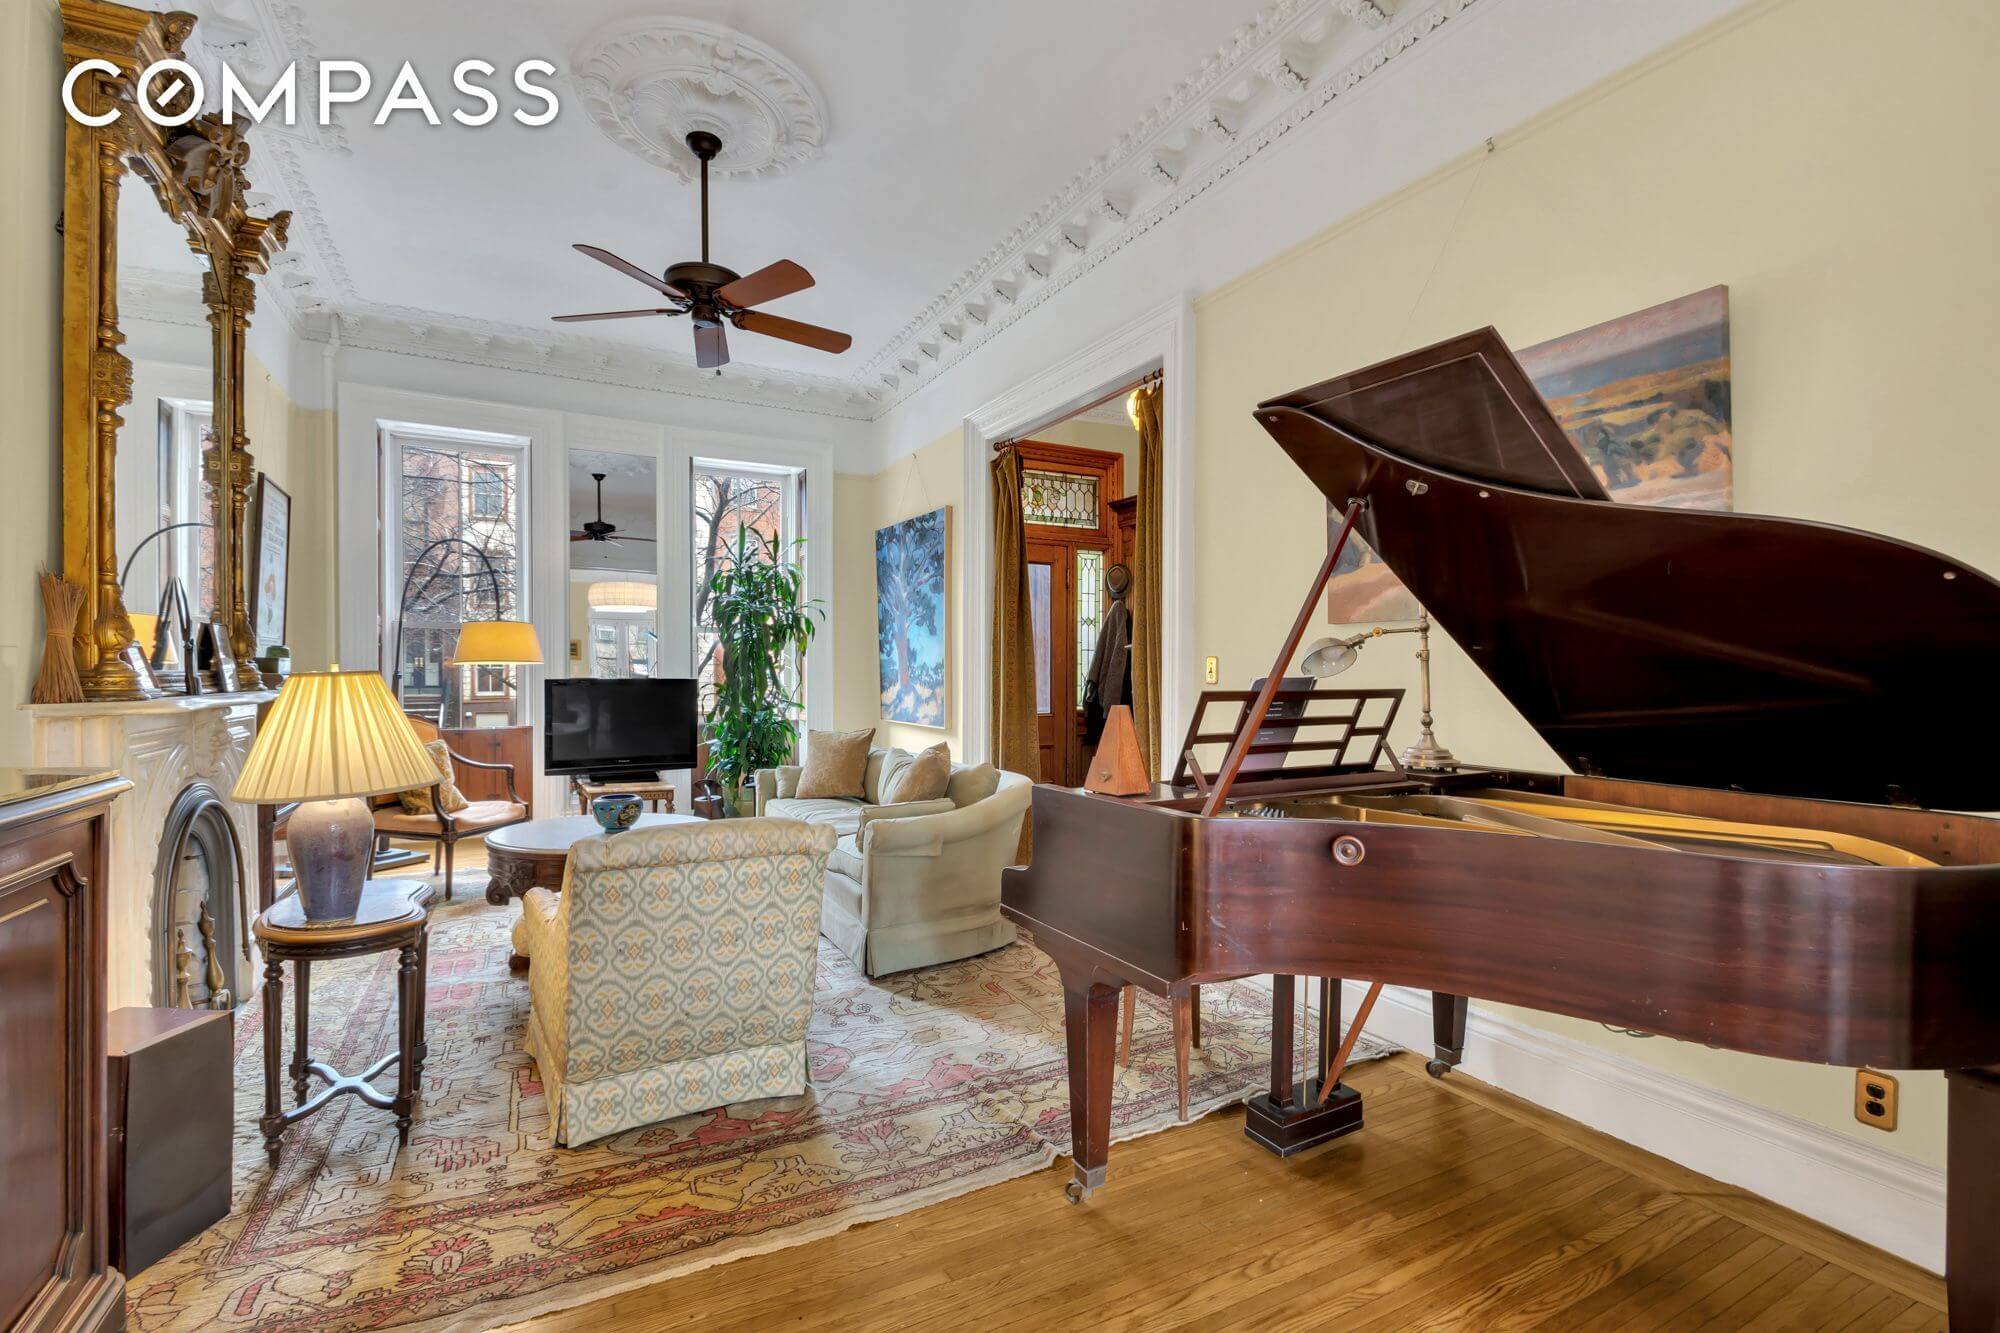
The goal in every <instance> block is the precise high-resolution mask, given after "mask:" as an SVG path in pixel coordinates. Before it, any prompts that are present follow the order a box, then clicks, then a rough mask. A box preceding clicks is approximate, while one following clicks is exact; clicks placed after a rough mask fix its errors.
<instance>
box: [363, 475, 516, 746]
mask: <svg viewBox="0 0 2000 1333" xmlns="http://www.w3.org/2000/svg"><path fill="white" fill-rule="evenodd" d="M391 444H392V449H391V459H392V466H393V467H394V468H395V472H396V475H395V491H394V493H395V496H396V504H397V507H398V512H397V513H396V514H395V515H393V516H392V518H393V522H394V524H395V526H394V532H395V534H396V538H395V540H396V562H395V568H394V571H393V575H394V582H393V586H392V589H391V595H392V596H396V597H398V598H399V599H400V604H399V605H398V606H397V607H393V608H391V611H392V613H394V614H395V615H397V616H398V617H399V618H400V620H401V623H402V631H403V651H402V658H401V660H400V661H399V662H398V663H397V664H396V665H397V670H398V674H399V677H400V683H401V693H402V701H403V706H404V708H405V709H406V710H408V711H409V712H412V713H415V714H417V715H418V716H420V717H427V718H432V719H434V720H436V721H437V723H438V725H440V726H445V727H471V726H511V725H514V724H517V723H519V722H521V721H522V720H523V718H524V714H523V711H522V706H521V698H520V689H519V686H520V680H519V668H517V667H511V666H488V667H479V668H460V667H454V666H453V665H452V664H451V661H452V653H453V651H454V650H455V648H456V647H457V644H458V627H459V626H460V625H461V624H463V623H464V622H465V621H468V620H495V619H499V620H517V619H520V618H521V615H522V607H521V542H520V520H521V500H520V482H521V469H522V464H523V455H522V452H521V451H520V450H519V449H517V448H509V447H507V446H505V445H490V444H485V443H474V442H469V441H460V440H457V439H453V438H444V437H439V438H433V437H429V436H394V437H391Z"/></svg>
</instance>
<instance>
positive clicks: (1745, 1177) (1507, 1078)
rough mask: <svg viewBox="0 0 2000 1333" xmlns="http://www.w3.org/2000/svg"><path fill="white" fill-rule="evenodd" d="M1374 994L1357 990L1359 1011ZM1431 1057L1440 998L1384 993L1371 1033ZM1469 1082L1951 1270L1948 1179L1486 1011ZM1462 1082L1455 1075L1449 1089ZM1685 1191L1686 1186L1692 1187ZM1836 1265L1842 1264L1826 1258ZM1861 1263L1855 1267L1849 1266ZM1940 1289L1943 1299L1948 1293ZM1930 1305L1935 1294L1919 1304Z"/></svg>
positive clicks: (1475, 1034)
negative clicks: (1947, 1260)
mask: <svg viewBox="0 0 2000 1333" xmlns="http://www.w3.org/2000/svg"><path fill="white" fill-rule="evenodd" d="M1363 989H1365V988H1364V987H1363V986H1362V985H1361V984H1359V983H1356V982H1349V983H1348V993H1347V995H1346V997H1345V1003H1346V1006H1347V1008H1348V1010H1349V1012H1352V1009H1353V1006H1354V1005H1355V1004H1356V1003H1357V1002H1358V1000H1359V997H1360V995H1361V993H1362V991H1363ZM1369 1026H1370V1028H1371V1030H1373V1031H1374V1032H1375V1033H1376V1034H1377V1035H1379V1036H1382V1037H1386V1038H1388V1039H1389V1040H1391V1041H1394V1042H1396V1043H1397V1044H1398V1045H1402V1046H1407V1047H1409V1048H1410V1049H1411V1050H1414V1051H1417V1052H1419V1053H1422V1054H1424V1055H1428V1054H1429V1053H1430V1049H1431V1011H1430V995H1429V993H1428V992H1425V991H1416V990H1410V989H1408V988H1406V987H1397V986H1391V987H1385V988H1384V989H1383V991H1382V997H1381V1000H1380V1002H1379V1003H1378V1005H1377V1006H1376V1009H1375V1014H1374V1017H1373V1019H1372V1020H1371V1021H1370V1024H1369ZM1465 1046H1466V1049H1465V1060H1464V1063H1463V1064H1461V1065H1460V1066H1459V1071H1460V1072H1462V1073H1464V1074H1468V1075H1470V1076H1471V1077H1472V1078H1474V1079H1478V1080H1480V1081H1482V1082H1484V1083H1487V1084H1491V1085H1492V1086H1493V1087H1495V1088H1499V1089H1502V1090H1504V1091H1505V1092H1508V1093H1512V1094H1514V1096H1516V1097H1519V1098H1522V1099H1524V1100H1525V1101H1526V1102H1528V1103H1530V1104H1532V1105H1533V1106H1535V1107H1539V1108H1544V1109H1546V1110H1547V1111H1550V1112H1554V1113H1555V1115H1556V1116H1560V1117H1564V1118H1567V1119H1569V1120H1573V1121H1576V1122H1578V1123H1580V1124H1582V1125H1586V1126H1589V1127H1590V1128H1591V1129H1594V1130H1598V1131H1600V1132H1601V1133H1603V1134H1605V1135H1608V1136H1610V1137H1611V1138H1613V1139H1617V1140H1619V1141H1621V1142H1624V1143H1628V1144H1631V1145H1633V1146H1634V1147H1637V1148H1642V1149H1644V1150H1645V1151H1647V1152H1649V1153H1654V1154H1657V1155H1658V1156H1660V1157H1664V1158H1667V1159H1668V1160H1669V1161H1672V1162H1675V1163H1678V1164H1679V1165H1681V1166H1683V1167H1686V1168H1688V1169H1690V1170H1692V1171H1696V1172H1699V1173H1701V1174H1702V1175H1704V1176H1708V1177H1712V1178H1713V1179H1715V1180H1719V1181H1722V1182H1724V1183H1726V1184H1730V1185H1735V1186H1738V1187H1740V1188H1741V1189H1744V1190H1747V1191H1749V1192H1750V1193H1751V1194H1753V1195H1756V1196H1759V1197H1760V1198H1762V1199H1767V1200H1769V1201H1771V1202H1772V1203H1775V1204H1778V1205H1781V1206H1782V1207H1784V1208H1788V1209H1791V1210H1792V1211H1794V1212H1797V1213H1802V1214H1804V1215H1805V1216H1806V1217H1809V1218H1812V1219H1814V1220H1815V1221H1818V1222H1821V1223H1824V1224H1825V1225H1826V1226H1829V1227H1832V1228H1834V1229H1835V1230H1836V1231H1840V1232H1843V1233H1845V1234H1846V1235H1849V1236H1852V1237H1854V1238H1855V1239H1857V1240H1859V1241H1862V1242H1864V1243H1865V1244H1867V1245H1871V1246H1874V1247H1876V1248H1878V1249H1882V1250H1886V1251H1888V1252H1889V1253H1890V1254H1893V1255H1896V1256H1898V1257H1900V1258H1903V1259H1906V1260H1908V1261H1910V1262H1911V1263H1913V1264H1916V1265H1918V1266H1920V1267H1922V1268H1925V1269H1927V1270H1929V1271H1930V1272H1932V1273H1941V1272H1943V1271H1944V1217H1945V1214H1944V1193H1945V1182H1944V1172H1942V1171H1940V1170H1938V1169H1936V1168H1934V1167H1930V1166H1926V1165H1924V1164H1922V1163H1920V1162H1915V1161H1912V1160H1910V1159H1909V1158H1906V1157H1901V1156H1898V1155H1896V1154H1894V1153H1889V1152H1884V1151H1882V1150H1881V1149H1875V1148H1870V1147H1869V1146H1868V1145H1867V1144H1865V1143H1861V1142H1858V1141H1856V1140H1855V1139H1853V1138H1850V1137H1849V1136H1847V1135H1844V1134H1838V1133H1835V1132H1834V1131H1832V1130H1830V1129H1827V1128H1825V1127H1824V1126H1821V1125H1815V1124H1812V1123H1811V1122H1809V1121H1805V1120H1800V1119H1798V1118H1797V1117H1795V1116H1789V1115H1785V1114H1783V1113H1782V1112H1778V1111H1773V1110H1770V1109H1769V1108H1767V1107H1762V1106H1758V1105H1756V1104H1754V1103H1752V1102H1747V1101H1744V1100H1743V1099H1742V1098H1740V1097H1734V1096H1731V1095H1729V1094H1728V1093H1724V1092H1719V1091H1717V1090H1716V1089H1714V1088H1710V1087H1707V1086H1705V1085H1703V1084H1699V1083H1695V1082H1692V1081H1690V1080H1687V1079H1684V1078H1680V1077H1677V1076H1676V1075H1673V1074H1669V1073H1666V1072H1665V1071H1663V1070H1660V1069H1656V1068H1654V1067H1653V1066H1651V1065H1647V1064H1643V1063H1640V1062H1639V1061H1636V1060H1628V1059H1624V1058H1622V1057H1620V1056H1618V1055H1616V1054H1614V1053H1613V1052H1610V1051H1606V1050H1603V1049H1601V1048H1599V1047H1596V1046H1592V1045H1589V1044H1587V1043H1584V1042H1577V1041H1572V1040H1570V1039H1568V1038H1565V1037H1561V1036H1558V1035H1557V1034H1555V1033H1552V1032H1546V1031H1544V1030H1542V1029H1540V1028H1534V1027H1530V1026H1528V1025H1526V1024H1523V1023H1520V1022H1516V1021H1514V1020H1513V1019H1510V1018H1508V1017H1506V1016H1504V1015H1500V1014H1496V1013H1493V1012H1491V1011H1489V1010H1484V1009H1482V1008H1481V1007H1480V1006H1479V1004H1478V1003H1477V1002H1476V1001H1475V1002H1474V1004H1473V1006H1472V1011H1471V1015H1470V1017H1469V1018H1468V1020H1467V1023H1466V1043H1465ZM1456 1077H1458V1074H1456V1073H1455V1074H1453V1075H1450V1076H1448V1077H1447V1079H1446V1082H1447V1083H1449V1082H1450V1081H1451V1079H1453V1078H1456ZM1683 1187H1684V1186H1683ZM1827 1257H1829V1258H1832V1257H1834V1256H1831V1255H1829V1256H1827ZM1841 1257H1842V1259H1843V1261H1848V1262H1851V1261H1852V1258H1853V1256H1851V1255H1847V1256H1841ZM1941 1290H1942V1288H1941V1287H1940V1288H1939V1292H1941ZM1909 1294H1911V1295H1912V1296H1917V1297H1918V1298H1920V1299H1926V1300H1929V1299H1933V1296H1934V1295H1935V1294H1936V1293H1933V1294H1932V1295H1920V1294H1919V1293H1916V1292H1911V1293H1909Z"/></svg>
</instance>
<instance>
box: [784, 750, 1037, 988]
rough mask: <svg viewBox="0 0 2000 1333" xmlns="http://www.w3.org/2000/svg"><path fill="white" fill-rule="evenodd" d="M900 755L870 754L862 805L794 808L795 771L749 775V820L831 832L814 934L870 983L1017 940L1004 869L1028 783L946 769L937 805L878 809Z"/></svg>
mask: <svg viewBox="0 0 2000 1333" xmlns="http://www.w3.org/2000/svg"><path fill="white" fill-rule="evenodd" d="M892 755H895V756H903V757H907V756H905V755H904V752H903V751H900V750H897V751H890V750H880V749H877V750H871V751H869V753H868V774H867V777H866V779H865V780H864V782H863V787H864V790H865V791H866V793H867V795H866V796H865V797H864V798H863V799H861V800H830V799H812V800H806V799H800V798H799V797H798V796H796V795H795V794H794V793H796V792H797V791H798V786H799V772H800V770H799V769H798V768H797V767H787V768H775V769H769V768H767V769H763V770H761V771H759V772H758V774H757V813H758V814H759V815H768V816H776V817H780V818H784V819H796V820H799V821H801V822H803V823H807V824H812V825H815V826H816V827H819V828H825V829H831V830H832V831H833V832H834V833H835V834H836V835H838V837H839V841H838V842H837V843H835V844H834V849H833V853H832V855H831V856H829V857H828V858H827V865H826V891H825V895H824V898H823V901H822V903H821V906H820V933H821V934H823V935H825V936H826V937H827V938H828V939H829V940H832V941H833V943H834V945H835V946H836V947H838V948H839V949H840V951H841V952H842V953H844V954H846V955H847V956H848V957H849V958H852V959H853V960H854V961H855V962H856V963H857V964H859V965H860V967H861V969H862V970H863V971H865V972H866V973H867V974H868V975H869V976H871V977H879V976H882V975H884V974H886V973H889V972H902V971H905V970H907V969H909V968H913V967H929V966H931V965H932V964H933V963H947V962H951V961H952V960H954V959H958V958H970V957H971V956H972V955H973V954H976V953H985V952H986V951H987V950H988V949H997V948H999V947H1000V946H1001V945H1003V944H1011V943H1012V942H1013V940H1014V927H1013V925H1012V924H1011V923H1010V922H1008V921H1006V920H1003V919H1002V918H1001V916H1000V871H1001V870H1002V869H1003V868H1004V867H1005V866H1007V865H1008V864H1009V863H1011V862H1012V861H1013V859H1014V855H1015V851H1016V849H1017V847H1018V846H1019V844H1020V838H1021V821H1022V820H1023V819H1024V818H1026V816H1027V812H1028V799H1029V792H1030V789H1031V788H1032V786H1033V784H1032V783H1030V782H1029V781H1028V779H1026V778H1024V777H1022V776H1021V775H1020V774H1018V773H1004V772H1001V771H999V770H998V769H995V768H994V767H993V766H992V765H990V764H978V765H967V764H954V765H952V770H951V783H950V786H949V787H948V788H947V790H946V795H945V797H944V798H942V799H940V800H935V801H909V802H904V803H902V804H900V805H884V804H882V802H881V792H882V785H883V779H884V776H885V772H886V771H891V770H893V768H894V765H893V764H891V763H890V762H889V760H890V759H891V756H892Z"/></svg>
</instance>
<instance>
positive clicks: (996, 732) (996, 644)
mask: <svg viewBox="0 0 2000 1333" xmlns="http://www.w3.org/2000/svg"><path fill="white" fill-rule="evenodd" d="M992 660H993V689H992V699H993V704H992V732H993V762H994V763H995V764H996V765H998V766H999V767H1001V768H1004V769H1007V770H1009V771H1010V772H1014V773H1021V774H1025V775H1026V776H1027V778H1028V780H1029V781H1031V782H1039V781H1041V777H1042V746H1041V736H1040V734H1039V732H1038V731H1037V729H1036V718H1035V622H1034V619H1033V616H1032V613H1031V612H1030V610H1029V606H1028V546H1027V531H1026V528H1025V527H1024V522H1023V517H1022V513H1021V456H1020V454H1018V453H1016V452H1015V451H1014V450H1013V449H1011V448H1007V449H1002V450H1000V452H999V453H998V454H996V455H994V458H993V659H992ZM1033 847H1034V829H1033V827H1032V824H1031V822H1024V823H1023V824H1022V826H1021V847H1020V852H1019V855H1018V856H1017V858H1016V862H1017V864H1020V865H1026V864H1027V863H1028V856H1029V853H1030V852H1031V850H1032V849H1033Z"/></svg>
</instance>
